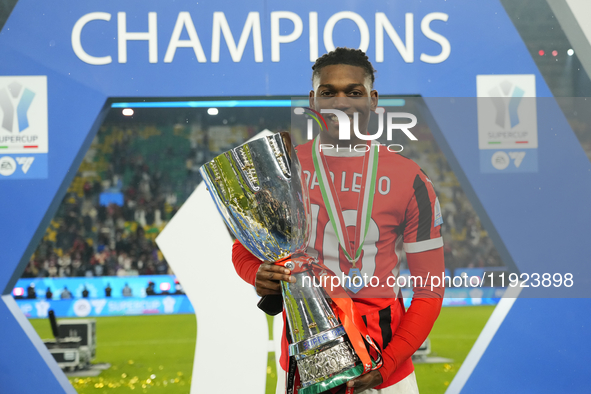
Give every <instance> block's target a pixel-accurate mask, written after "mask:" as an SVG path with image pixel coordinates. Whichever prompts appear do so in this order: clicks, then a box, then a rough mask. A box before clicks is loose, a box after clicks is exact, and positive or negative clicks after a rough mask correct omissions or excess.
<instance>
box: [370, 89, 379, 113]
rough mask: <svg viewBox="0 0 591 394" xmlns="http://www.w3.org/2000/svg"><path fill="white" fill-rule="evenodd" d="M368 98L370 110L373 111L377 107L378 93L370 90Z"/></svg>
mask: <svg viewBox="0 0 591 394" xmlns="http://www.w3.org/2000/svg"><path fill="white" fill-rule="evenodd" d="M369 97H370V100H371V110H372V111H375V110H376V108H377V107H378V91H377V90H372V91H371V92H369Z"/></svg>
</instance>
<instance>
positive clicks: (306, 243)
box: [201, 48, 445, 394]
mask: <svg viewBox="0 0 591 394" xmlns="http://www.w3.org/2000/svg"><path fill="white" fill-rule="evenodd" d="M312 68H313V77H312V82H313V90H312V91H311V92H310V110H311V111H312V112H313V113H315V114H317V115H320V114H321V113H322V114H324V115H323V119H322V120H323V122H322V125H323V126H324V127H321V128H320V134H319V136H318V137H317V138H316V139H315V140H313V141H310V142H308V143H306V144H302V145H299V146H298V147H297V148H295V152H293V151H292V149H293V148H291V146H289V145H290V141H287V142H285V141H286V137H285V136H284V137H283V139H282V138H280V137H275V138H273V137H266V138H267V139H266V140H265V141H266V142H265V143H264V144H263V143H262V142H258V143H256V141H259V140H256V141H254V143H249V144H244V145H243V146H241V147H238V148H236V149H235V150H233V153H232V154H231V155H227V156H225V158H222V160H221V161H219V160H218V161H217V162H216V163H214V162H213V161H212V163H213V164H211V165H210V164H207V165H205V166H204V167H206V168H207V169H205V170H204V169H202V170H201V171H202V174H204V179H205V181H206V183H207V185H208V188H209V190H210V193H211V194H212V197H213V198H214V200H215V201H216V204H217V206H218V208H219V209H220V212H221V213H222V216H224V219H225V220H226V223H227V224H228V225H229V227H230V229H231V230H232V231H233V233H234V234H235V235H236V237H237V238H238V239H237V241H236V242H235V244H234V247H233V257H232V259H233V262H234V265H235V268H236V271H237V272H238V274H239V275H240V276H241V277H242V278H243V279H244V280H245V281H246V282H248V283H250V284H252V285H254V286H255V288H256V291H257V294H258V295H260V296H263V299H262V306H261V309H263V310H265V311H266V312H268V313H276V312H278V311H280V310H281V309H283V311H284V316H286V318H287V323H288V324H285V326H286V329H287V330H286V329H284V335H283V339H282V344H283V345H282V356H281V366H282V368H283V369H284V371H287V377H283V376H281V375H282V374H281V372H279V371H278V375H280V376H279V379H278V386H277V392H278V393H280V392H281V393H283V392H288V393H292V392H300V393H305V394H316V393H320V392H325V390H326V392H338V393H341V392H342V393H345V392H347V393H352V392H355V393H360V392H363V391H365V392H371V393H381V394H394V393H418V387H417V384H416V379H415V376H414V367H413V365H412V361H411V356H412V354H413V353H414V352H415V351H416V350H417V349H418V348H419V346H420V345H421V344H422V343H423V342H424V340H425V339H426V338H427V335H428V334H429V332H430V330H431V328H432V327H433V324H434V322H435V320H436V319H437V317H438V315H439V312H440V309H441V304H442V297H443V293H444V288H443V284H438V285H437V286H432V285H433V283H431V282H430V281H429V280H428V279H429V278H430V277H433V276H439V277H441V273H442V272H443V271H444V269H445V268H444V262H443V241H442V238H441V234H440V224H441V222H442V221H441V219H440V216H439V215H437V213H438V212H439V203H438V200H437V198H436V195H435V191H434V190H433V186H432V184H431V181H430V180H429V178H428V177H427V176H426V175H425V174H424V173H423V172H422V170H421V169H420V168H419V166H418V165H417V164H416V163H414V162H413V161H412V160H410V159H407V158H405V157H403V156H402V155H400V154H398V153H394V152H391V151H389V150H388V149H379V147H380V146H378V145H377V144H376V143H375V142H373V143H372V141H371V140H369V139H368V138H359V134H361V135H367V134H368V130H367V129H368V123H369V118H370V112H371V111H375V110H376V108H377V105H378V93H377V91H376V90H374V89H373V83H374V69H373V66H372V65H371V63H370V62H369V60H368V58H367V56H366V55H365V53H363V52H362V51H360V50H353V49H347V48H337V49H336V50H334V51H332V52H330V53H328V54H326V55H324V56H322V57H320V58H319V59H318V60H317V61H316V63H315V65H314V66H313V67H312ZM331 110H338V111H333V113H331V112H330V111H331ZM339 111H340V113H338V114H337V112H339ZM343 113H344V114H345V115H346V118H348V120H349V121H348V122H347V119H345V118H343V116H342V114H343ZM340 123H341V124H346V123H349V124H348V126H349V129H350V130H349V135H348V136H347V138H346V139H343V138H342V137H343V132H342V130H341V132H339V131H340V129H339V124H340ZM381 126H383V124H382V125H381ZM355 128H356V129H355ZM276 136H278V135H276ZM287 139H289V138H288V137H287ZM282 141H283V142H285V144H283V143H282ZM352 146H355V147H357V146H361V147H363V148H364V149H351V147H352ZM382 147H383V146H382ZM383 148H385V147H383ZM261 152H270V153H261ZM292 152H293V153H292ZM267 157H272V160H271V159H268V158H267ZM286 158H290V160H286ZM214 161H215V160H214ZM265 161H267V163H265ZM271 162H274V163H276V164H272V163H271ZM300 166H301V168H300ZM225 168H227V169H228V170H226V169H225ZM230 168H232V171H230V170H229V169H230ZM271 170H273V171H276V172H278V173H279V174H270V173H268V172H269V171H271ZM227 174H230V175H227ZM234 176H236V179H238V180H236V179H234ZM300 176H301V179H300ZM229 178H232V179H229ZM283 178H285V179H288V181H286V182H290V185H289V190H291V191H290V192H285V191H281V189H282V188H281V187H280V186H278V185H279V184H280V183H281V179H283ZM266 180H273V182H275V183H274V184H273V185H272V186H271V183H269V186H268V187H267V186H265V185H264V183H265V182H266ZM300 183H302V184H303V183H306V184H307V185H305V186H303V185H301V184H300ZM306 186H307V187H306ZM266 188H267V189H269V191H264V190H263V189H266ZM283 189H284V190H287V189H286V188H285V187H283ZM308 194H309V195H308ZM257 196H259V197H257ZM246 200H249V201H251V202H250V203H249V204H246V203H245V202H244V201H246ZM289 202H291V204H290V207H291V210H289V209H287V211H289V212H287V213H285V212H283V213H275V214H274V213H272V212H270V211H282V209H281V208H279V209H277V208H273V209H271V210H270V209H269V207H270V206H275V207H281V206H283V207H286V206H287V204H289ZM257 204H258V205H257ZM281 204H283V205H281ZM255 206H256V207H255ZM253 207H255V208H253ZM265 207H266V208H265ZM270 218H271V219H270ZM288 224H290V225H291V226H289V225H288ZM288 228H289V229H288ZM245 229H248V230H245ZM261 240H264V242H261ZM282 245H283V246H282ZM290 245H291V246H290ZM402 248H404V250H405V252H406V256H407V261H408V266H409V269H410V271H411V275H412V276H414V277H417V278H422V279H424V280H422V281H418V282H417V281H416V280H415V283H414V288H413V292H414V293H413V299H412V302H411V306H410V307H409V309H408V310H407V311H405V308H404V305H403V303H402V298H401V297H400V296H399V294H400V289H399V288H398V287H397V286H396V282H395V281H388V278H390V279H392V278H395V277H397V275H398V273H399V270H400V267H399V263H400V261H399V256H400V253H401V250H402ZM297 256H299V257H297ZM263 260H264V261H263ZM327 276H328V277H335V276H338V277H341V278H346V279H348V280H345V281H343V282H344V283H342V286H339V287H338V288H337V289H334V288H332V286H330V285H328V286H327V285H326V283H327V282H328V283H329V284H330V283H334V282H331V281H330V280H328V281H326V277H327ZM362 277H363V278H364V279H363V280H361V278H362ZM368 277H371V278H372V285H371V286H370V285H369V284H368V282H367V278H368ZM322 278H324V279H325V281H324V285H323V286H322V287H320V288H314V286H315V285H314V286H310V283H311V281H310V279H313V281H312V283H317V282H321V279H322ZM374 279H375V282H374ZM306 282H307V283H306ZM306 284H307V287H306ZM327 293H328V295H327ZM281 295H282V298H283V308H281V306H279V308H277V305H273V302H272V300H274V299H275V300H277V299H280V298H281ZM259 305H261V304H259ZM273 309H275V311H273ZM337 318H338V319H337ZM286 331H287V332H286Z"/></svg>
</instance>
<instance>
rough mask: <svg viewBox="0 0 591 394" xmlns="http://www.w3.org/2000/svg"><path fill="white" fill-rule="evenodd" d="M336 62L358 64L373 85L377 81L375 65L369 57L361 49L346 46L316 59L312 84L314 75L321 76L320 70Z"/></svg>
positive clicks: (350, 64)
mask: <svg viewBox="0 0 591 394" xmlns="http://www.w3.org/2000/svg"><path fill="white" fill-rule="evenodd" d="M335 64H347V65H349V66H357V67H361V68H363V70H364V71H365V75H366V76H368V77H369V78H370V80H371V87H372V88H373V83H374V81H375V76H374V73H375V72H376V70H374V68H373V65H372V64H371V62H370V61H369V58H368V57H367V55H366V54H365V52H363V51H362V50H361V49H353V48H346V47H339V48H336V49H335V50H334V51H331V52H328V53H325V54H324V55H322V56H320V57H319V58H318V59H316V63H314V65H313V66H312V70H313V71H312V84H313V83H314V77H316V76H320V70H321V69H322V68H323V67H325V66H332V65H335Z"/></svg>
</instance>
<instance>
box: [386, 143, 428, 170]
mask: <svg viewBox="0 0 591 394" xmlns="http://www.w3.org/2000/svg"><path fill="white" fill-rule="evenodd" d="M383 164H386V165H388V166H396V167H394V168H398V169H402V168H404V169H405V170H408V171H412V172H415V173H416V172H420V171H421V167H420V166H419V165H418V164H417V163H416V162H415V161H414V160H412V159H409V158H408V157H406V156H404V155H402V154H400V153H397V152H391V151H389V150H388V149H386V146H385V145H382V146H381V147H380V165H383Z"/></svg>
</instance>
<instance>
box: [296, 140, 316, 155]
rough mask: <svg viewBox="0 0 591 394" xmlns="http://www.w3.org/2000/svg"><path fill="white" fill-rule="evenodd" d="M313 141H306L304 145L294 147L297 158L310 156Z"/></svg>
mask: <svg viewBox="0 0 591 394" xmlns="http://www.w3.org/2000/svg"><path fill="white" fill-rule="evenodd" d="M313 144H314V140H312V141H308V142H306V143H305V144H301V145H298V146H296V147H295V151H296V153H297V155H298V157H299V158H302V157H308V156H312V145H313Z"/></svg>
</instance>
